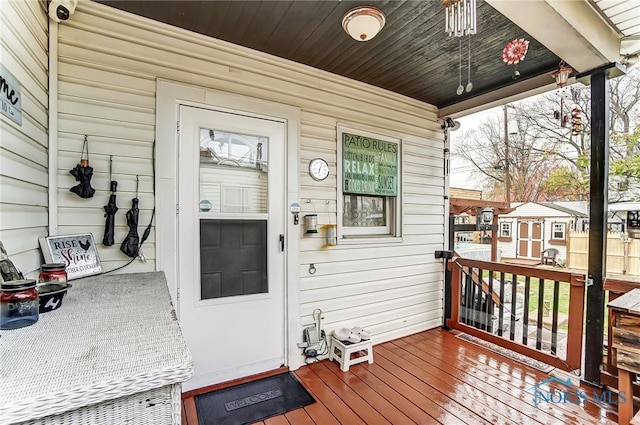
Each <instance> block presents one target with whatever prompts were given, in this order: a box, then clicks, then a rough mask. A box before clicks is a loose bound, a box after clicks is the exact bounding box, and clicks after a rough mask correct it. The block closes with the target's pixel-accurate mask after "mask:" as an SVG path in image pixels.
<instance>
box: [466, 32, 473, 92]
mask: <svg viewBox="0 0 640 425" xmlns="http://www.w3.org/2000/svg"><path fill="white" fill-rule="evenodd" d="M464 90H465V91H466V92H467V93H469V92H470V91H471V90H473V83H472V82H471V35H469V36H468V37H467V85H466V87H465V88H464Z"/></svg>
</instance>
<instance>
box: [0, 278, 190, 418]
mask: <svg viewBox="0 0 640 425" xmlns="http://www.w3.org/2000/svg"><path fill="white" fill-rule="evenodd" d="M72 284H73V287H72V288H71V289H70V290H69V293H68V294H67V296H66V297H65V299H64V300H63V303H62V306H61V307H60V308H59V309H58V310H55V311H52V312H49V313H45V314H43V315H41V316H40V320H39V321H38V322H37V323H35V324H34V325H32V326H29V327H27V328H22V329H16V330H10V331H1V332H0V377H1V379H0V424H61V425H62V424H64V425H67V424H78V425H80V424H82V425H85V424H92V425H93V424H98V425H100V424H104V425H107V424H108V425H112V424H124V423H126V424H179V423H180V420H181V416H180V406H181V403H180V383H181V382H184V381H186V380H187V379H188V378H189V377H190V376H191V375H192V373H193V364H192V361H191V356H190V354H189V352H188V349H187V346H186V343H185V341H184V338H183V336H182V332H181V330H180V327H179V325H178V321H177V319H176V316H175V311H174V310H173V307H172V305H171V299H170V296H169V291H168V289H167V283H166V280H165V278H164V275H163V274H162V273H160V272H156V273H133V274H123V275H106V276H95V277H90V278H86V279H80V280H74V281H72Z"/></svg>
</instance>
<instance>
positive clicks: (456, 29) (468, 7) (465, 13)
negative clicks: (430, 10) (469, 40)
mask: <svg viewBox="0 0 640 425" xmlns="http://www.w3.org/2000/svg"><path fill="white" fill-rule="evenodd" d="M441 3H442V5H443V6H444V8H445V15H444V16H445V18H444V31H445V32H446V33H447V34H448V35H449V36H452V37H462V36H463V35H471V34H475V33H476V0H441Z"/></svg>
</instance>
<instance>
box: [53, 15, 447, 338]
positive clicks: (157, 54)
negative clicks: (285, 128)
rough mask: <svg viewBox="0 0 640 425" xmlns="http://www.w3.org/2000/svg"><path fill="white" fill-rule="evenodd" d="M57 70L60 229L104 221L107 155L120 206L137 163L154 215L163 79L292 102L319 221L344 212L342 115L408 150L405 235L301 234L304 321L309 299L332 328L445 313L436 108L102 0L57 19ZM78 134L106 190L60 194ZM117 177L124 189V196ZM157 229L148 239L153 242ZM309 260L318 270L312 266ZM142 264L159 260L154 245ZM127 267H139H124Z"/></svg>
mask: <svg viewBox="0 0 640 425" xmlns="http://www.w3.org/2000/svg"><path fill="white" fill-rule="evenodd" d="M59 70H60V99H61V102H60V114H59V126H60V132H59V138H60V152H59V153H60V160H59V169H58V182H59V188H60V189H59V190H60V194H61V201H60V210H59V216H60V220H61V223H60V225H61V229H62V230H64V233H72V232H80V231H93V232H96V231H100V223H101V222H102V220H103V218H102V215H103V214H102V210H101V208H100V206H101V205H102V204H104V203H106V200H107V197H108V191H107V190H108V177H107V172H108V157H109V155H113V156H114V173H116V178H117V180H118V181H119V184H120V186H119V192H118V199H119V204H118V205H119V206H120V208H126V206H125V205H124V202H126V200H128V199H129V198H130V197H131V194H132V193H131V190H132V186H131V185H132V182H133V181H134V177H135V174H140V175H141V184H140V192H141V194H140V198H141V208H142V213H141V219H140V222H141V225H142V224H146V222H147V220H148V217H149V214H150V208H151V187H150V186H149V182H150V181H151V180H150V179H151V175H152V169H151V162H152V155H151V147H152V142H153V137H154V132H155V128H154V117H155V110H154V108H155V102H154V98H155V81H156V79H157V78H162V79H168V80H173V81H179V82H183V83H188V84H193V85H199V86H202V87H207V88H212V89H217V90H222V91H227V92H231V93H236V94H241V95H246V96H250V97H255V98H260V99H266V100H269V101H273V102H279V103H283V104H286V105H293V106H296V107H298V108H300V110H301V122H300V139H299V140H300V146H299V152H300V163H299V169H300V172H299V174H298V175H297V176H293V177H292V178H294V179H296V180H297V181H298V182H299V187H300V200H299V202H300V205H301V207H302V215H304V214H311V213H315V214H318V224H319V226H322V225H324V224H329V223H333V224H335V223H336V222H337V221H336V220H337V219H338V215H337V211H336V205H337V186H338V184H339V181H340V180H339V178H337V176H336V169H337V160H338V158H337V144H336V129H337V126H338V124H343V125H346V126H349V127H352V128H355V129H362V130H364V131H368V132H373V133H379V134H382V135H386V136H389V137H394V138H397V139H400V140H401V141H402V149H403V156H402V170H403V182H402V198H401V199H402V209H403V228H402V233H403V234H402V241H401V242H400V243H386V244H383V245H380V244H369V245H350V246H343V245H340V246H337V247H334V248H332V249H326V248H323V245H324V239H323V234H322V233H318V234H315V235H309V234H302V235H301V239H300V267H299V270H300V271H299V273H300V277H299V281H300V283H299V285H300V299H301V304H300V321H301V322H303V323H306V322H310V321H311V320H312V319H311V316H310V314H311V312H312V311H313V309H315V308H321V309H322V310H323V311H324V312H325V320H326V329H327V330H328V331H330V330H331V329H333V327H336V326H347V325H356V324H359V325H361V326H366V327H369V328H370V329H371V330H372V331H373V332H374V334H376V340H377V341H383V340H388V339H391V338H395V337H398V336H401V335H406V334H409V333H412V332H416V331H419V330H423V329H428V328H430V327H433V326H437V325H439V324H441V321H442V287H443V282H442V279H443V265H442V262H441V261H440V260H436V259H435V258H434V255H433V251H435V250H438V249H442V248H443V246H444V197H443V195H444V178H443V159H444V158H443V147H444V145H443V142H442V134H441V131H440V129H439V125H438V123H437V121H436V109H435V108H433V107H431V106H429V105H425V104H423V103H421V102H417V101H414V100H411V99H408V98H405V97H402V96H398V95H395V94H393V93H389V92H386V91H383V90H380V89H377V88H375V87H372V86H368V85H365V84H361V83H357V82H354V81H350V80H347V79H344V78H342V77H337V76H332V75H330V74H327V73H324V72H322V71H318V70H315V69H312V68H309V67H306V66H302V65H299V64H295V63H292V62H289V61H284V60H282V59H278V58H275V57H273V56H269V55H266V54H262V53H259V52H255V51H251V50H249V49H244V48H240V47H238V46H234V45H231V44H229V43H224V42H218V41H216V40H212V39H209V38H207V37H203V36H199V35H195V34H192V33H189V32H187V31H183V30H180V29H177V28H173V27H168V26H166V25H163V24H158V23H154V22H152V21H150V20H147V19H144V18H140V17H134V16H132V15H129V14H126V13H123V12H120V11H116V10H115V9H111V8H108V7H105V6H102V5H99V4H94V3H80V5H79V6H78V10H77V11H76V13H75V14H74V16H73V19H70V20H69V21H68V22H65V23H64V25H61V26H60V65H59ZM84 134H88V136H89V140H90V152H91V165H92V166H93V167H94V170H95V177H94V181H95V185H94V187H96V188H97V189H99V192H97V194H96V197H95V198H96V199H95V200H81V199H79V198H77V199H75V198H73V197H69V196H62V194H63V193H66V192H67V191H68V188H69V187H70V186H72V185H73V184H74V182H73V179H72V178H71V176H69V175H68V169H69V168H71V167H73V166H74V165H75V163H76V162H77V159H78V158H79V152H80V149H81V146H82V144H81V142H82V137H83V135H84ZM315 157H322V158H324V159H325V160H327V162H328V163H329V166H330V176H329V178H327V179H326V180H324V181H322V182H317V181H315V180H313V179H311V178H310V177H309V175H308V171H307V170H308V163H309V160H310V159H312V158H315ZM143 182H144V184H143ZM120 187H123V189H122V190H123V191H125V190H126V192H125V193H122V194H121V193H120ZM125 188H126V189H125ZM173 213H174V212H173V211H158V214H173ZM119 214H120V213H119ZM286 214H287V218H288V219H289V213H288V212H287V213H286ZM116 222H117V224H118V227H117V229H116V240H119V239H118V236H121V235H122V234H123V233H124V232H126V227H123V224H122V223H123V222H124V215H118V216H117V220H116ZM140 230H141V229H140ZM301 233H302V229H301ZM96 236H98V235H96ZM97 239H101V238H100V237H97ZM153 241H154V238H153V237H152V238H150V241H149V242H147V244H146V245H147V246H146V248H145V250H146V251H149V252H150V251H152V250H153ZM99 253H100V256H101V257H102V258H103V265H105V261H104V259H108V264H107V265H108V266H117V265H120V264H124V262H125V261H126V260H127V259H126V258H122V257H119V254H118V251H117V247H111V248H105V247H101V246H99ZM311 263H314V264H315V266H316V268H317V273H316V274H315V275H311V274H310V273H309V272H308V270H309V264H311ZM134 265H135V267H136V268H140V267H152V265H153V257H152V256H150V260H149V261H148V262H147V263H146V264H144V265H142V264H141V263H139V262H137V261H136V262H134ZM105 268H107V267H105ZM129 270H132V269H131V266H129V267H128V268H125V269H123V271H129ZM290 279H297V277H295V276H294V277H290Z"/></svg>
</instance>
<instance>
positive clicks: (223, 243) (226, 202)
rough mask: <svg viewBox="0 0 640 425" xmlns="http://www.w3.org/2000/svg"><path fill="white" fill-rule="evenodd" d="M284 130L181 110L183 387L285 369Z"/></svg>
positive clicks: (201, 111) (191, 109)
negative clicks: (188, 373) (186, 371)
mask: <svg viewBox="0 0 640 425" xmlns="http://www.w3.org/2000/svg"><path fill="white" fill-rule="evenodd" d="M285 134H286V133H285V125H284V123H283V122H279V121H277V120H268V119H262V118H256V117H250V116H246V115H242V114H235V113H229V112H221V111H213V110H208V109H201V108H196V107H191V106H180V130H179V151H178V156H179V159H178V180H179V184H178V189H179V190H178V192H179V193H178V200H179V213H178V239H179V243H178V246H179V252H178V258H179V282H178V288H179V289H178V294H179V295H178V296H179V301H178V305H179V317H180V323H181V325H182V329H183V332H184V335H185V338H186V340H187V344H188V346H189V349H190V351H191V354H192V356H193V360H194V377H193V378H192V379H190V380H189V381H188V382H186V383H185V384H184V386H183V390H185V391H187V390H191V389H195V388H201V387H204V386H207V385H211V384H214V383H218V382H223V381H228V380H231V379H236V378H239V377H243V376H248V375H251V374H255V373H259V372H263V371H266V370H271V369H275V368H278V367H280V366H282V365H283V364H284V363H285V358H284V353H285V336H284V332H285V314H284V228H285V221H284V220H285V211H284V202H285V199H284V192H285V186H284V173H285V171H284V169H285V167H284V164H286V162H285V160H284V159H285V157H284V145H285V143H284V137H285ZM160 190H162V188H160Z"/></svg>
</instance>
